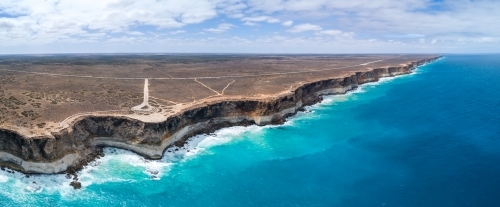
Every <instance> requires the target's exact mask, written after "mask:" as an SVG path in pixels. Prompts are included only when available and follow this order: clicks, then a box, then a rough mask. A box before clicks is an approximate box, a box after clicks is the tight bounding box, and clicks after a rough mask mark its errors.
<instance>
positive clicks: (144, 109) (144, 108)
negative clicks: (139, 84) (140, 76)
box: [132, 79, 155, 113]
mask: <svg viewBox="0 0 500 207" xmlns="http://www.w3.org/2000/svg"><path fill="white" fill-rule="evenodd" d="M148 86H149V80H148V79H144V100H143V102H142V103H141V104H140V105H138V106H134V107H132V111H135V112H139V113H150V112H153V111H154V110H155V107H152V106H150V105H149V88H148Z"/></svg>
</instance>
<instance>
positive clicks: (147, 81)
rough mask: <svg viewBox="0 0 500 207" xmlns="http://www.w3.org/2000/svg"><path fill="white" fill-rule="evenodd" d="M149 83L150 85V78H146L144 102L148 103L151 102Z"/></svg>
mask: <svg viewBox="0 0 500 207" xmlns="http://www.w3.org/2000/svg"><path fill="white" fill-rule="evenodd" d="M148 85H149V80H148V79H144V102H143V103H142V104H146V105H148V103H149V88H148Z"/></svg>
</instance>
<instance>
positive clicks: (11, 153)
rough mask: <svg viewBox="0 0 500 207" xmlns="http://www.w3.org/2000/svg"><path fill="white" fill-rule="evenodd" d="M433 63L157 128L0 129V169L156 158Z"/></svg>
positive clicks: (184, 115) (108, 124) (110, 120)
mask: <svg viewBox="0 0 500 207" xmlns="http://www.w3.org/2000/svg"><path fill="white" fill-rule="evenodd" d="M438 58H439V57H435V58H431V59H424V60H420V61H416V62H412V63H411V64H408V65H406V66H399V67H389V68H378V69H373V70H371V71H367V72H358V73H355V74H354V75H350V76H348V77H344V78H336V79H327V80H321V81H317V82H313V83H308V84H305V85H302V86H300V87H298V88H296V89H295V90H294V91H291V92H290V93H288V94H284V95H280V96H277V97H275V98H274V99H267V100H231V99H228V100H224V101H218V102H213V103H209V104H206V105H203V106H196V107H191V108H187V109H185V110H183V111H181V112H180V113H177V114H175V115H172V116H169V117H166V119H165V120H164V121H161V122H157V123H147V122H142V121H139V120H135V119H132V118H128V117H124V116H123V117H122V116H82V117H79V118H77V119H75V120H74V121H73V122H72V123H70V124H69V127H68V128H64V129H62V130H61V131H59V132H55V133H52V134H51V135H50V136H49V135H47V136H40V137H26V136H23V135H22V134H21V133H18V132H16V131H12V130H7V129H0V166H6V167H9V168H12V169H15V170H18V171H21V172H24V173H47V174H50V173H62V172H68V173H71V172H75V171H76V170H79V169H80V168H81V167H82V166H84V165H85V164H87V163H88V162H90V161H92V160H94V159H95V158H96V157H98V156H101V155H102V148H103V147H117V148H123V149H128V150H131V151H133V152H136V153H138V154H141V155H143V156H144V157H147V158H150V159H159V158H160V157H161V156H162V154H163V151H164V150H165V149H166V148H168V147H169V146H172V145H183V144H184V142H185V141H186V139H187V138H189V137H191V136H193V135H195V134H200V133H209V132H213V131H215V130H217V129H220V128H222V127H229V126H235V125H250V124H257V125H266V124H280V123H283V121H284V119H285V118H286V117H288V116H291V115H293V114H295V113H296V112H297V111H298V110H300V109H302V108H303V107H304V106H308V105H312V104H315V103H318V102H320V101H321V100H322V98H321V96H323V95H331V94H343V93H346V92H347V91H349V90H353V89H355V88H356V87H358V85H360V84H364V83H368V82H375V81H378V79H379V78H382V77H389V76H397V75H402V74H408V73H411V72H412V70H413V69H415V68H416V67H417V66H419V65H422V64H425V63H428V62H431V61H434V60H436V59H438Z"/></svg>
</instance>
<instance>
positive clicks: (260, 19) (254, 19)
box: [241, 16, 280, 23]
mask: <svg viewBox="0 0 500 207" xmlns="http://www.w3.org/2000/svg"><path fill="white" fill-rule="evenodd" d="M241 20H242V21H247V22H263V21H266V22H267V23H279V22H280V20H279V19H277V18H274V17H270V16H252V17H243V18H241Z"/></svg>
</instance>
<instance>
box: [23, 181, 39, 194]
mask: <svg viewBox="0 0 500 207" xmlns="http://www.w3.org/2000/svg"><path fill="white" fill-rule="evenodd" d="M24 190H25V191H27V192H32V193H34V192H40V191H41V190H42V187H40V186H39V185H38V184H37V183H36V182H34V181H33V182H32V183H31V184H29V185H28V186H27V187H26V188H25V189H24Z"/></svg>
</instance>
